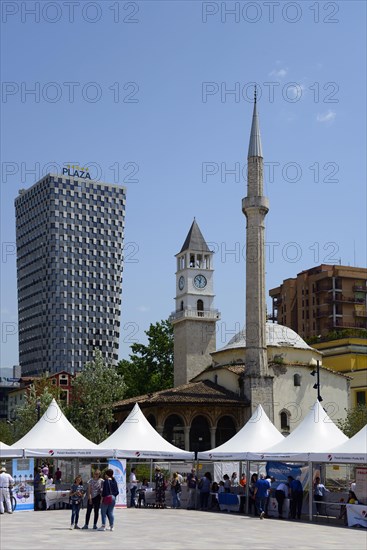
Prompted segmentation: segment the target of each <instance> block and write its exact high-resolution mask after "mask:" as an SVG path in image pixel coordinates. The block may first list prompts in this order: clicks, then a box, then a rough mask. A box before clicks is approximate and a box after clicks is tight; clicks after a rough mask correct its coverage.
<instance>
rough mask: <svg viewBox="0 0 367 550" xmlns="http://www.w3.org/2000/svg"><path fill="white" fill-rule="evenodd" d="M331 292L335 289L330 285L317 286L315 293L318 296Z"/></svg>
mask: <svg viewBox="0 0 367 550" xmlns="http://www.w3.org/2000/svg"><path fill="white" fill-rule="evenodd" d="M330 290H333V287H332V286H331V285H330V284H329V285H317V286H316V290H315V293H316V294H317V293H319V292H330Z"/></svg>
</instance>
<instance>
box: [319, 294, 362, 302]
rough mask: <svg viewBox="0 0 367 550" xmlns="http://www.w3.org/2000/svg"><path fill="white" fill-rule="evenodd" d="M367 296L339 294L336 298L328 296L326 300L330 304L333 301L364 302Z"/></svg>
mask: <svg viewBox="0 0 367 550" xmlns="http://www.w3.org/2000/svg"><path fill="white" fill-rule="evenodd" d="M365 301H366V300H365V298H356V297H355V296H344V294H337V295H336V296H335V298H333V297H332V296H328V297H327V298H325V302H326V303H328V304H330V303H333V302H346V303H350V304H364V303H365Z"/></svg>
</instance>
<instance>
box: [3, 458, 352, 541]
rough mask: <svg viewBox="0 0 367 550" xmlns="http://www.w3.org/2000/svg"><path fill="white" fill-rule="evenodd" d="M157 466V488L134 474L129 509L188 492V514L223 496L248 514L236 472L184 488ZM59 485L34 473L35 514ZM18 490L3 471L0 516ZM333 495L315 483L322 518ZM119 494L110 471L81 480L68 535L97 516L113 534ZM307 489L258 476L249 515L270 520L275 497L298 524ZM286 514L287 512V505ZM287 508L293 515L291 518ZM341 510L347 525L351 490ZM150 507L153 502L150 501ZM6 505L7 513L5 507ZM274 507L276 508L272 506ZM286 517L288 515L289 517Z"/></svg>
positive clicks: (193, 480) (243, 482) (190, 479)
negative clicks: (228, 495) (235, 498)
mask: <svg viewBox="0 0 367 550" xmlns="http://www.w3.org/2000/svg"><path fill="white" fill-rule="evenodd" d="M166 473H167V472H163V471H162V470H161V468H160V467H159V466H158V465H157V466H156V467H155V471H154V480H153V483H149V481H148V479H147V478H143V479H142V480H141V481H140V480H138V479H137V476H136V469H135V468H134V467H132V468H131V470H130V474H129V479H128V485H127V490H128V497H129V499H130V506H131V507H136V508H142V507H146V506H147V492H148V491H153V489H154V496H153V498H154V504H153V506H155V507H156V508H166V494H167V492H170V495H171V502H170V506H171V507H172V508H177V509H178V508H181V507H182V499H181V497H182V492H183V491H186V495H185V499H183V501H184V503H185V505H186V508H187V509H188V510H194V509H199V510H202V511H204V510H220V509H221V507H220V502H221V500H223V499H221V497H220V495H221V493H231V492H232V493H235V494H237V495H238V499H239V512H244V511H245V504H246V501H247V492H246V488H247V479H246V474H245V473H242V474H241V476H240V478H239V479H238V475H237V472H233V473H232V475H231V476H229V475H228V474H224V475H223V477H222V479H221V480H220V481H213V479H212V474H211V473H210V472H209V471H207V472H205V473H204V474H203V475H201V476H198V475H197V472H196V469H195V468H192V469H191V471H190V472H189V473H188V474H187V476H185V477H186V479H185V482H186V487H184V486H183V481H184V480H183V476H182V474H180V473H179V472H173V474H172V475H171V476H166V475H165V474H166ZM53 477H54V478H55V485H58V484H61V479H62V472H61V471H60V469H59V468H57V469H56V471H55V472H54V473H53V472H52V471H51V468H50V467H49V465H48V464H47V463H43V464H42V466H41V467H38V468H36V471H35V477H34V494H35V510H45V509H46V488H47V484H49V483H50V482H51V483H52V482H53ZM13 485H14V480H13V478H12V477H11V476H10V475H9V474H8V473H7V472H6V468H5V467H2V468H1V469H0V513H1V514H3V513H4V511H5V509H6V510H7V511H8V512H9V513H12V506H11V502H10V496H11V488H12V486H13ZM327 492H329V491H328V489H327V488H326V487H325V485H324V484H323V483H321V480H320V477H319V476H317V477H315V480H314V482H313V500H314V502H315V504H316V513H317V514H320V513H321V507H322V503H323V501H324V498H325V495H326V493H327ZM118 494H119V490H118V485H117V482H116V480H115V478H114V475H113V470H112V469H107V470H106V471H105V472H104V474H103V476H102V475H101V472H100V470H98V469H97V470H94V471H93V474H92V477H91V479H89V481H88V482H87V484H86V486H84V484H83V480H82V477H81V476H80V475H77V476H76V477H75V479H74V482H73V483H72V485H71V487H70V496H69V498H70V507H71V524H70V529H89V523H90V519H91V516H92V513H93V529H95V530H99V531H105V530H106V529H107V520H108V524H109V529H110V530H111V531H113V529H114V507H115V503H116V497H117V495H118ZM303 496H304V492H303V487H302V483H301V481H300V480H299V479H295V478H294V477H292V476H288V478H287V480H284V479H283V480H280V481H279V480H278V481H277V480H276V479H275V478H274V477H270V476H265V475H264V474H257V473H254V474H252V476H251V479H250V481H249V486H248V497H249V499H248V512H249V514H250V515H254V516H257V517H259V518H260V519H264V518H266V517H268V515H269V514H268V512H269V503H270V499H271V497H273V498H274V499H275V500H276V503H277V512H278V518H279V519H284V518H285V516H286V515H287V517H288V518H289V519H300V518H301V513H302V505H303ZM84 499H86V513H85V522H84V526H83V527H79V516H80V510H81V508H82V505H83V501H84ZM286 502H287V508H286V509H285V503H286ZM288 502H289V513H288ZM341 502H342V503H343V504H341V505H340V515H339V518H340V519H344V520H345V521H346V504H353V503H358V500H357V497H356V495H355V493H354V491H353V490H350V491H349V495H348V498H347V499H346V501H345V503H344V499H342V500H341ZM149 503H150V504H152V499H151V498H150V499H149ZM4 504H5V507H4ZM272 506H273V504H272ZM285 511H286V513H287V514H286V515H285V513H284V512H285ZM100 513H101V525H100V527H98V520H99V514H100Z"/></svg>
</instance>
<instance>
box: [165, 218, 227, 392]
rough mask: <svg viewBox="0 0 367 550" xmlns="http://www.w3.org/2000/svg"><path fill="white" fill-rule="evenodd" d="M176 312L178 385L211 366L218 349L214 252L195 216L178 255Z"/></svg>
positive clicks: (175, 347) (175, 373) (175, 346)
mask: <svg viewBox="0 0 367 550" xmlns="http://www.w3.org/2000/svg"><path fill="white" fill-rule="evenodd" d="M176 258H177V271H176V297H175V300H176V311H174V312H173V313H172V314H171V316H170V320H171V322H172V324H173V336H174V386H175V387H176V386H180V385H181V384H186V383H187V382H189V381H190V380H191V378H194V376H196V375H198V374H200V373H201V372H202V371H203V370H204V369H205V368H206V367H208V366H209V365H211V363H212V357H211V353H212V352H214V351H215V350H216V322H217V320H218V319H219V318H220V314H219V312H218V311H217V310H216V309H213V300H214V290H213V273H214V270H213V252H212V251H211V250H210V249H209V247H208V245H207V243H206V242H205V239H204V237H203V235H202V233H201V231H200V228H199V226H198V224H197V222H196V220H195V219H194V221H193V223H192V225H191V227H190V230H189V232H188V234H187V237H186V239H185V242H184V244H183V245H182V248H181V250H180V252H179V253H178V254H176Z"/></svg>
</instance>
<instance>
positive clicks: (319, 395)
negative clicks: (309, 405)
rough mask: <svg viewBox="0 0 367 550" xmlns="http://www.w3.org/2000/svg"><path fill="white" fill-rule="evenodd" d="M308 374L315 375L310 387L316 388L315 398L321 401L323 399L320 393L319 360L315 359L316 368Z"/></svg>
mask: <svg viewBox="0 0 367 550" xmlns="http://www.w3.org/2000/svg"><path fill="white" fill-rule="evenodd" d="M310 374H311V376H315V375H316V383H315V384H314V385H313V386H312V387H313V389H314V390H317V400H318V401H319V402H321V401H323V399H322V397H321V394H320V361H317V366H316V370H315V369H314V370H313V371H312V372H310Z"/></svg>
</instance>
